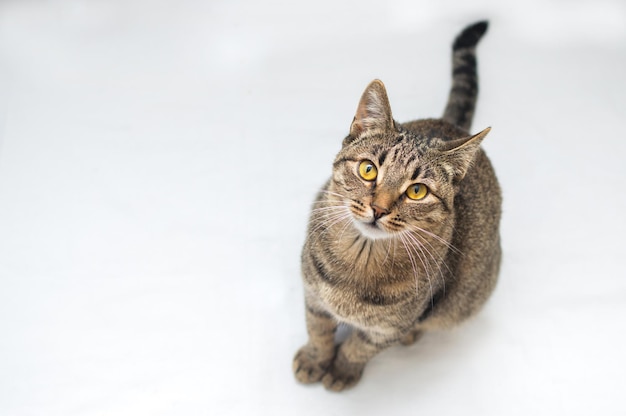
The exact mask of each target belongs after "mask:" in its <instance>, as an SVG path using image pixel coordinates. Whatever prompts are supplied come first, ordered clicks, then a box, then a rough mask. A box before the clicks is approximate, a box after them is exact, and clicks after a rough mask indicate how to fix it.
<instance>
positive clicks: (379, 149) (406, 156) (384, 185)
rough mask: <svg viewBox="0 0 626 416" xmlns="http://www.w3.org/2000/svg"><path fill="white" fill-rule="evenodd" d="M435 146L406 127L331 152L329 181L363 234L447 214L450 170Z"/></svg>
mask: <svg viewBox="0 0 626 416" xmlns="http://www.w3.org/2000/svg"><path fill="white" fill-rule="evenodd" d="M438 156H441V154H440V152H438V151H437V150H434V149H424V148H420V147H419V146H417V145H416V137H414V136H413V135H411V134H410V133H408V132H393V131H389V132H380V133H379V134H375V135H372V136H368V137H365V138H361V139H359V140H357V141H355V142H353V143H349V144H347V145H345V146H344V148H343V149H342V150H341V152H339V154H338V155H337V158H336V161H335V164H334V170H333V182H334V184H335V187H334V188H335V189H336V190H337V193H338V194H340V195H341V196H342V197H343V203H344V204H345V206H346V207H347V208H348V209H349V210H350V212H351V213H352V216H353V224H354V225H355V227H356V228H357V229H358V230H359V231H360V232H361V233H362V234H363V235H364V236H366V237H368V238H371V239H380V238H387V237H391V236H393V235H394V234H396V233H400V232H405V231H415V230H416V229H422V230H428V229H430V228H432V225H433V224H440V223H442V222H444V221H445V220H446V218H447V217H448V215H449V214H450V210H451V205H452V201H453V198H454V186H453V181H454V175H453V174H451V170H449V171H446V166H447V165H446V164H442V163H441V162H442V161H441V160H438Z"/></svg>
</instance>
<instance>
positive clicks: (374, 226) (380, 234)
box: [354, 219, 391, 240]
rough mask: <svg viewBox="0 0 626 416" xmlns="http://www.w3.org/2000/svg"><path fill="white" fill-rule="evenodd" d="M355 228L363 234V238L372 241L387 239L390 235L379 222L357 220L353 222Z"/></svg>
mask: <svg viewBox="0 0 626 416" xmlns="http://www.w3.org/2000/svg"><path fill="white" fill-rule="evenodd" d="M354 226H355V228H356V229H357V230H358V231H359V232H360V233H361V234H363V236H365V237H367V238H370V239H372V240H379V239H381V238H389V237H390V235H391V234H390V233H389V232H387V231H386V230H385V229H384V228H383V226H382V225H381V224H380V222H379V221H376V220H374V221H360V220H358V219H355V220H354Z"/></svg>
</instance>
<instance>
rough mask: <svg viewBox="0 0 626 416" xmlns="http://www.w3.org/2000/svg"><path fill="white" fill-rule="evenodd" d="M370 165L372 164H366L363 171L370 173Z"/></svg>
mask: <svg viewBox="0 0 626 416" xmlns="http://www.w3.org/2000/svg"><path fill="white" fill-rule="evenodd" d="M372 167H373V166H372V165H367V167H366V168H365V172H366V173H370V172H371V171H372Z"/></svg>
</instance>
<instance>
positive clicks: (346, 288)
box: [293, 22, 501, 391]
mask: <svg viewBox="0 0 626 416" xmlns="http://www.w3.org/2000/svg"><path fill="white" fill-rule="evenodd" d="M486 30H487V22H479V23H476V24H474V25H471V26H469V27H467V28H466V29H465V30H464V31H463V32H461V34H460V35H459V36H458V37H457V38H456V40H455V42H454V45H453V48H452V49H453V53H452V56H453V72H452V74H453V77H452V79H453V82H452V89H451V91H450V94H449V99H448V103H447V106H446V109H445V112H444V115H443V118H442V119H426V120H418V121H411V122H408V123H404V124H400V123H398V122H396V121H395V120H394V119H393V118H392V115H391V109H390V106H389V102H388V99H387V93H386V91H385V87H384V85H383V83H382V82H381V81H379V80H375V81H373V82H372V83H371V84H369V86H368V87H367V88H366V89H365V92H364V93H363V96H362V97H361V100H360V102H359V105H358V108H357V111H356V116H355V117H354V120H353V121H352V125H351V126H350V133H349V135H348V136H347V137H346V138H345V139H344V140H343V144H342V149H341V150H340V151H339V154H338V155H337V157H336V158H335V161H334V163H333V174H332V177H331V178H330V179H329V181H328V182H327V183H326V184H325V185H324V187H323V188H322V190H321V191H320V192H319V194H318V195H317V199H316V200H315V203H314V207H313V209H312V213H311V217H310V221H309V229H308V236H307V238H306V242H305V244H304V249H303V252H302V273H303V281H304V291H305V296H304V297H305V304H306V325H307V330H308V334H309V341H308V343H307V344H305V345H304V346H303V347H302V348H300V350H299V351H298V352H297V354H296V356H295V358H294V361H293V371H294V373H295V377H296V378H297V379H298V380H299V381H300V382H303V383H313V382H317V381H321V382H322V383H323V384H324V386H325V387H326V388H327V389H330V390H335V391H339V390H343V389H345V388H348V387H351V386H353V385H354V384H356V383H357V382H358V381H359V379H360V378H361V374H362V372H363V369H364V367H365V364H366V363H367V362H368V360H369V359H370V358H372V357H373V356H374V355H375V354H376V353H378V352H380V351H381V350H383V349H384V348H387V347H389V346H392V345H397V344H400V343H401V344H405V345H409V344H412V343H413V342H415V341H416V340H417V339H418V338H419V337H420V335H421V334H422V333H423V332H424V331H428V330H435V329H442V328H450V327H452V326H453V325H455V324H457V323H459V322H461V321H463V320H464V319H466V318H468V317H470V316H471V315H473V314H474V313H476V312H477V311H478V310H479V309H480V307H481V306H482V305H483V304H484V303H485V301H486V300H487V298H488V297H489V295H490V294H491V292H492V290H493V288H494V286H495V284H496V280H497V276H498V270H499V265H500V253H501V251H500V238H499V231H498V227H499V222H500V210H501V195H500V188H499V185H498V181H497V179H496V176H495V173H494V171H493V168H492V167H491V164H490V162H489V159H488V158H487V156H486V155H485V153H484V151H483V150H482V149H481V148H480V143H481V141H482V140H483V139H484V138H485V136H486V135H487V133H489V130H490V129H489V128H486V129H485V130H483V131H481V132H480V133H478V134H474V135H470V134H469V133H468V131H469V129H470V125H471V120H472V117H473V113H474V107H475V103H476V97H477V92H478V81H477V80H478V77H477V73H476V58H475V48H476V45H477V43H478V41H479V40H480V38H481V37H482V35H483V34H484V33H485V32H486ZM339 323H343V324H347V325H348V326H349V327H350V328H351V333H350V334H349V335H348V337H347V339H346V340H345V341H344V342H343V343H341V344H340V345H336V342H335V332H336V329H337V325H338V324H339Z"/></svg>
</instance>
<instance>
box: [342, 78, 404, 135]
mask: <svg viewBox="0 0 626 416" xmlns="http://www.w3.org/2000/svg"><path fill="white" fill-rule="evenodd" d="M393 127H394V124H393V117H392V116H391V106H390V105H389V99H388V98H387V91H386V90H385V84H383V82H382V81H381V80H378V79H375V80H374V81H372V82H370V84H369V85H368V86H367V88H365V91H364V92H363V95H362V96H361V101H359V106H358V107H357V109H356V115H355V116H354V120H353V121H352V125H351V126H350V136H352V137H353V138H357V137H359V136H360V135H361V134H363V132H365V131H367V130H371V129H393Z"/></svg>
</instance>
